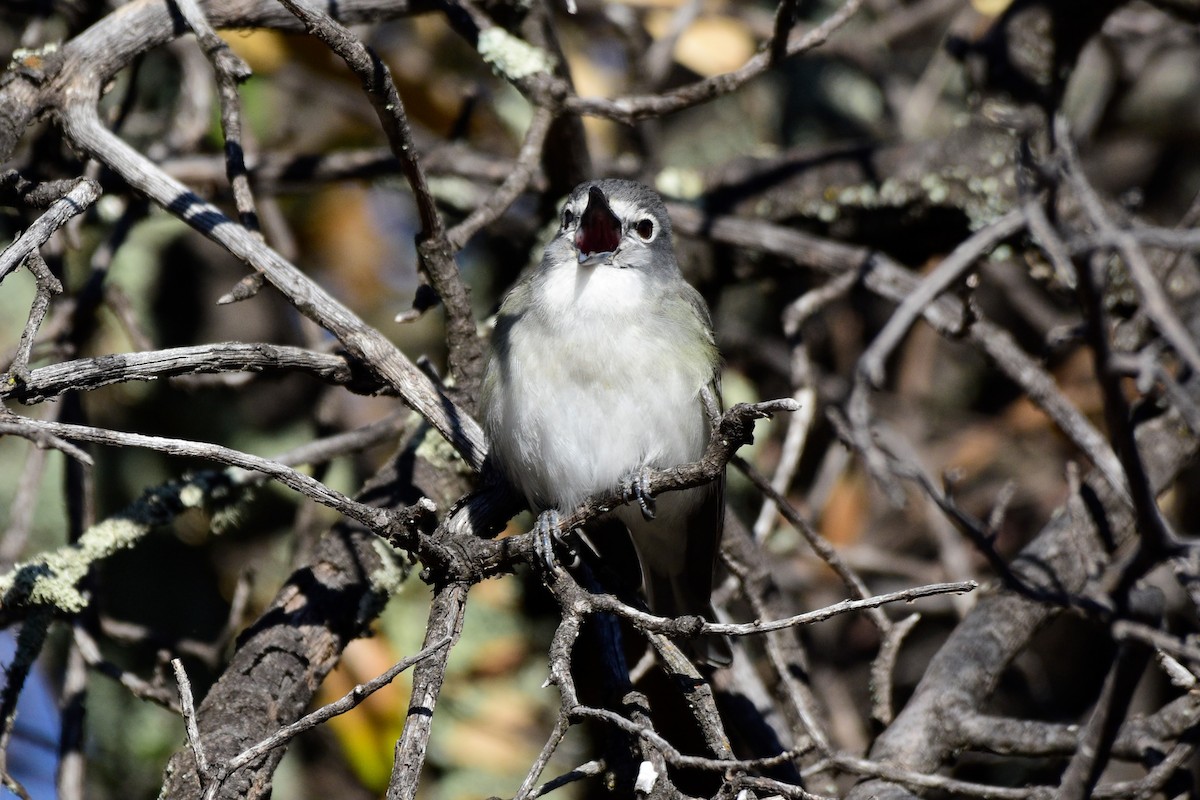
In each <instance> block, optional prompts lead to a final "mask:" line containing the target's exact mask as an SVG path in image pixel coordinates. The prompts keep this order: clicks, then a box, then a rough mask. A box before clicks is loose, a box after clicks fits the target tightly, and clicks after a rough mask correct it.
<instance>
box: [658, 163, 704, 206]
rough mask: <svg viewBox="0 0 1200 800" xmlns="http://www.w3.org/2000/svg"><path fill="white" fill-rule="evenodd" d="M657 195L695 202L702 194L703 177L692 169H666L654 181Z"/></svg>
mask: <svg viewBox="0 0 1200 800" xmlns="http://www.w3.org/2000/svg"><path fill="white" fill-rule="evenodd" d="M654 187H655V188H656V189H658V192H659V194H663V195H667V196H669V197H676V198H679V199H680V200H695V199H696V198H697V197H699V196H700V195H701V194H703V193H704V176H702V175H701V174H700V173H699V172H697V171H696V170H694V169H684V168H681V167H667V168H666V169H664V170H663V171H662V172H660V173H658V175H657V176H656V177H655V179H654Z"/></svg>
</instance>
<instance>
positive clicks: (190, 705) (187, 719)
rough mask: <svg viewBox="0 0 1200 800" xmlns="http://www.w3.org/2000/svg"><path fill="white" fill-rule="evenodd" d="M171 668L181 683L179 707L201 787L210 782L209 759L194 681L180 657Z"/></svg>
mask: <svg viewBox="0 0 1200 800" xmlns="http://www.w3.org/2000/svg"><path fill="white" fill-rule="evenodd" d="M171 668H172V669H174V670H175V682H176V683H177V684H178V685H179V708H180V710H181V711H182V713H183V724H184V731H185V732H186V733H187V742H188V747H190V748H192V755H193V756H194V757H195V759H196V774H197V775H199V776H200V788H201V789H203V788H205V786H206V785H207V784H208V781H209V775H208V759H207V758H206V757H205V755H204V742H202V741H201V739H200V726H199V725H198V724H197V722H196V705H195V703H194V702H193V700H192V682H191V681H189V680H188V676H187V671H186V670H184V668H183V662H182V661H180V660H179V659H178V658H173V659H171Z"/></svg>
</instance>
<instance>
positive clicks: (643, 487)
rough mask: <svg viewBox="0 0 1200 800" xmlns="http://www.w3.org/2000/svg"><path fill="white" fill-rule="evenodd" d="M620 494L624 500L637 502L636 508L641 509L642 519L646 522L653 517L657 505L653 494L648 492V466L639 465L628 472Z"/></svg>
mask: <svg viewBox="0 0 1200 800" xmlns="http://www.w3.org/2000/svg"><path fill="white" fill-rule="evenodd" d="M621 494H622V496H623V497H624V498H625V502H627V503H632V502H636V503H637V504H638V508H640V509H641V510H642V518H643V519H645V520H646V521H647V522H649V521H651V520H653V519H654V517H655V515H656V514H657V507H656V503H655V500H654V495H652V494H651V493H650V470H649V468H647V467H640V468H638V469H637V470H635V471H634V472H632V473H630V475H629V477H627V478H626V479H625V480H624V482H622V484H621Z"/></svg>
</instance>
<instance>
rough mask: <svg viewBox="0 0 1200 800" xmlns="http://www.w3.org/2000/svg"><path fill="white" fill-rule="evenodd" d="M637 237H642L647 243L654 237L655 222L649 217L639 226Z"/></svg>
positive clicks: (639, 223)
mask: <svg viewBox="0 0 1200 800" xmlns="http://www.w3.org/2000/svg"><path fill="white" fill-rule="evenodd" d="M635 230H637V235H638V236H640V237H642V238H643V239H644V240H646V241H647V242H648V241H650V239H652V238H653V237H654V220H652V219H650V218H649V217H647V218H646V219H644V220H641V221H640V222H638V224H637V228H636V229H635Z"/></svg>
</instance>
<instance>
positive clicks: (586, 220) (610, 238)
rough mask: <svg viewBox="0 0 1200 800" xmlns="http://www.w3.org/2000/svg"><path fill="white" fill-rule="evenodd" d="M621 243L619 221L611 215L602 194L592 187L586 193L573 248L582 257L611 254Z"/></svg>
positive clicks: (610, 210)
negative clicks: (586, 197)
mask: <svg viewBox="0 0 1200 800" xmlns="http://www.w3.org/2000/svg"><path fill="white" fill-rule="evenodd" d="M620 242H621V221H620V220H619V219H617V217H616V215H615V214H613V213H612V209H610V208H609V207H608V202H607V201H606V200H605V199H604V193H603V192H601V191H600V190H599V189H597V188H595V187H592V190H591V191H590V192H589V193H588V205H587V208H586V209H585V210H584V212H583V216H582V217H581V218H580V220H579V232H578V233H576V234H575V247H576V248H577V249H578V250H579V252H580V253H581V254H582V255H585V256H590V255H593V254H595V253H611V252H613V251H614V250H616V249H617V245H618V244H620Z"/></svg>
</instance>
